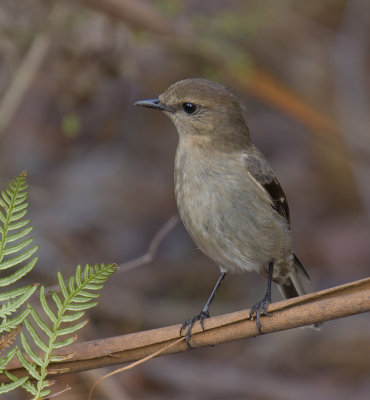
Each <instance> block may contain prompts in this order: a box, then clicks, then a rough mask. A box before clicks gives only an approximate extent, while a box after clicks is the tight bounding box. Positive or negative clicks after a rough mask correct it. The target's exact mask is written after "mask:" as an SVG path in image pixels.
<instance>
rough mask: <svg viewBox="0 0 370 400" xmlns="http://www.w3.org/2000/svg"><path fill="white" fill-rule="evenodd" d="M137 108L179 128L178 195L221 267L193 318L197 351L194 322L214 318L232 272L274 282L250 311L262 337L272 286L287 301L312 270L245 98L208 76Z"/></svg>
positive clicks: (192, 230)
mask: <svg viewBox="0 0 370 400" xmlns="http://www.w3.org/2000/svg"><path fill="white" fill-rule="evenodd" d="M135 105H139V106H144V107H149V108H154V109H158V110H162V111H163V112H164V113H165V115H167V116H168V117H169V118H170V119H171V120H172V122H173V123H174V124H175V126H176V128H177V131H178V134H179V144H178V147H177V152H176V160H175V193H176V201H177V207H178V210H179V213H180V216H181V219H182V221H183V223H184V225H185V227H186V229H187V231H188V232H189V234H190V236H191V237H192V239H193V241H194V242H195V244H196V245H197V247H199V249H201V250H202V251H203V253H204V254H206V255H207V256H208V257H210V258H211V259H212V260H213V261H215V262H216V263H217V264H218V265H219V266H220V270H221V275H220V277H219V279H218V281H217V283H216V285H215V287H214V289H213V291H212V293H211V295H210V297H209V299H208V301H207V302H206V304H205V305H204V307H203V309H202V311H201V312H200V313H199V314H197V315H195V316H194V317H192V318H190V319H188V320H187V321H185V322H184V323H183V325H182V327H181V331H180V334H181V333H182V331H183V330H184V329H185V328H186V327H187V332H186V341H187V344H188V346H189V347H190V336H191V330H192V327H193V325H194V324H195V322H196V321H200V324H201V326H202V327H203V321H204V319H205V318H208V317H209V305H210V303H211V302H212V300H213V298H214V296H215V293H216V290H217V288H218V287H219V286H220V284H221V282H222V280H223V279H224V277H225V275H226V273H228V272H240V271H255V272H258V273H260V274H262V275H264V276H266V277H267V278H268V285H267V291H266V295H265V296H264V298H263V299H262V300H261V301H259V302H258V303H257V304H255V305H254V306H253V307H252V308H251V310H250V317H251V318H252V317H253V314H254V313H255V314H256V324H257V327H258V329H259V331H260V332H262V326H261V321H260V317H261V313H262V314H264V315H271V314H269V313H268V312H267V306H268V305H269V304H270V303H271V281H274V282H276V283H277V284H278V286H279V288H280V289H281V291H282V293H283V295H284V296H285V297H287V298H290V297H296V296H299V295H302V294H304V289H303V286H302V284H301V276H302V275H303V276H305V277H306V278H308V279H309V277H308V274H307V272H306V271H305V269H304V268H303V266H302V264H301V263H300V262H299V260H298V258H297V257H296V256H295V254H294V253H293V250H292V240H291V230H290V216H289V208H288V203H287V200H286V197H285V194H284V192H283V189H282V188H281V186H280V184H279V181H278V180H277V179H276V177H275V174H274V173H273V171H272V169H271V168H270V166H269V164H268V163H267V161H266V160H265V158H264V157H263V156H262V154H261V153H260V152H259V151H258V150H257V148H256V147H255V146H254V145H253V143H252V141H251V138H250V134H249V129H248V127H247V124H246V120H245V116H244V113H243V109H242V106H241V103H240V101H239V100H238V98H237V97H236V96H235V95H234V94H233V93H232V92H231V91H230V90H229V89H227V88H225V87H224V86H222V85H220V84H218V83H215V82H211V81H208V80H205V79H185V80H182V81H179V82H176V83H175V84H173V85H172V86H170V87H169V88H168V89H167V90H166V91H165V92H164V93H163V94H161V95H160V96H159V97H158V99H150V100H142V101H138V102H136V103H135Z"/></svg>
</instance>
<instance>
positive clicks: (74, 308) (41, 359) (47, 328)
mask: <svg viewBox="0 0 370 400" xmlns="http://www.w3.org/2000/svg"><path fill="white" fill-rule="evenodd" d="M116 269H117V267H116V266H115V265H101V266H97V265H96V266H93V267H91V266H89V265H87V266H86V267H85V269H84V271H83V273H81V267H80V266H78V267H77V268H76V273H75V274H74V276H73V277H72V278H70V279H69V280H68V285H66V281H65V280H64V278H63V276H62V274H61V273H59V272H58V282H59V287H60V291H61V294H62V297H61V296H60V295H59V294H58V293H57V292H56V291H54V290H53V291H50V294H51V298H52V300H53V302H54V303H55V305H56V308H57V310H56V312H53V311H52V309H51V307H50V306H49V304H48V301H47V299H46V296H45V288H44V287H43V286H42V287H41V288H40V294H39V298H40V303H41V306H42V308H43V311H44V313H45V315H46V316H47V318H48V319H49V320H48V321H47V322H46V320H44V319H42V318H41V317H40V316H39V314H37V312H36V310H34V309H33V308H32V310H31V316H32V321H31V320H30V318H29V317H28V318H27V320H25V321H24V325H25V327H26V329H27V331H28V333H29V335H30V337H31V338H32V340H33V341H34V343H35V344H36V346H37V347H38V348H39V349H40V350H41V353H40V354H37V353H36V352H35V351H34V350H33V348H32V347H31V345H30V343H29V341H28V340H27V339H26V337H25V335H24V334H23V333H21V343H22V347H23V349H24V351H25V353H26V354H27V355H28V357H29V358H30V359H31V360H32V361H33V362H34V363H35V364H36V365H37V366H38V368H36V366H34V368H32V367H31V365H32V364H31V363H30V362H28V364H27V359H26V358H25V357H24V356H23V358H20V359H19V360H20V362H21V363H22V365H23V366H24V367H25V368H26V369H27V370H28V371H29V373H30V374H31V375H32V376H33V377H34V378H35V379H36V380H37V381H38V382H37V388H36V392H35V391H34V390H33V388H34V386H32V384H30V383H29V382H27V385H28V388H26V387H25V386H23V387H24V388H25V389H26V390H28V391H30V392H31V390H33V392H32V394H33V395H34V396H35V399H38V398H40V397H42V396H43V395H44V393H46V392H48V393H49V391H47V387H48V386H49V382H48V381H47V380H46V377H47V374H48V370H47V368H48V365H49V363H50V362H51V361H53V362H57V361H62V360H65V359H66V358H68V357H69V356H68V355H67V356H60V355H54V354H52V352H53V351H54V350H56V349H60V348H63V347H66V346H68V345H70V344H71V343H73V342H74V341H75V340H76V339H77V335H76V332H77V331H78V330H80V329H81V328H83V327H84V326H85V325H86V324H87V323H88V320H84V321H81V322H77V321H78V320H79V319H80V318H82V317H83V316H84V314H85V310H87V309H89V308H92V307H94V306H95V305H96V304H97V302H96V301H95V299H96V298H97V297H99V294H98V293H91V291H94V292H96V291H97V290H99V289H100V288H101V287H102V286H103V283H104V282H105V281H106V280H107V279H108V278H109V276H110V275H112V274H113V273H114V272H115V271H116ZM65 322H67V323H69V325H67V326H64V327H63V326H62V324H63V323H65ZM71 322H75V323H73V324H72V325H71V324H70V323H71ZM35 326H37V327H38V329H40V330H42V331H43V332H44V333H45V334H46V337H47V339H46V340H45V339H43V338H41V337H40V335H39V333H38V332H37V330H36V329H35ZM51 326H52V327H51ZM64 335H73V336H69V337H67V338H65V339H64V340H57V339H59V337H60V336H64ZM17 356H18V353H17ZM18 358H19V357H18ZM35 374H37V377H35ZM34 392H35V393H34Z"/></svg>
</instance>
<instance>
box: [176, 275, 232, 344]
mask: <svg viewBox="0 0 370 400" xmlns="http://www.w3.org/2000/svg"><path fill="white" fill-rule="evenodd" d="M225 275H226V272H222V273H221V275H220V277H219V278H218V280H217V282H216V285H215V287H214V288H213V290H212V293H211V295H210V296H209V299H208V300H207V302H206V304H205V305H204V307H203V308H202V311H201V312H200V313H199V314H197V315H194V317H192V318H189V319H187V320H186V321H185V322H184V323H183V324H182V325H181V328H180V336H181V334H182V331H183V330H184V329H185V328H186V327H188V328H187V330H186V335H185V338H186V344H187V345H188V347H189V349H190V348H191V346H190V336H191V330H192V329H193V326H194V324H195V323H196V322H197V321H199V322H200V325H201V327H202V329H203V330H204V320H205V319H206V318H209V306H210V304H211V303H212V300H213V299H214V297H215V294H216V292H217V289H218V288H219V286H220V285H221V282H222V280H223V279H224V278H225Z"/></svg>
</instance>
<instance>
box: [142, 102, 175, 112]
mask: <svg viewBox="0 0 370 400" xmlns="http://www.w3.org/2000/svg"><path fill="white" fill-rule="evenodd" d="M134 106H142V107H147V108H154V109H156V110H162V111H170V112H173V110H172V108H170V107H167V106H165V105H164V104H162V103H161V102H160V101H159V100H158V99H148V100H139V101H137V102H136V103H135V104H134Z"/></svg>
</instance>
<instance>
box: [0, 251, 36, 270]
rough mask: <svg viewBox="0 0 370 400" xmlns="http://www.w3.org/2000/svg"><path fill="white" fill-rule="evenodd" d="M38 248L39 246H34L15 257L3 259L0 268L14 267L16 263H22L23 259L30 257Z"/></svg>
mask: <svg viewBox="0 0 370 400" xmlns="http://www.w3.org/2000/svg"><path fill="white" fill-rule="evenodd" d="M36 250H37V246H33V247H31V248H30V249H28V250H27V251H26V252H24V253H21V254H20V255H19V256H17V257H13V258H11V259H9V260H7V261H3V262H1V263H0V270H3V269H8V268H10V267H13V266H14V265H17V264H20V263H21V262H22V261H25V260H27V258H30V257H31V256H32V254H34V253H35V252H36Z"/></svg>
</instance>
